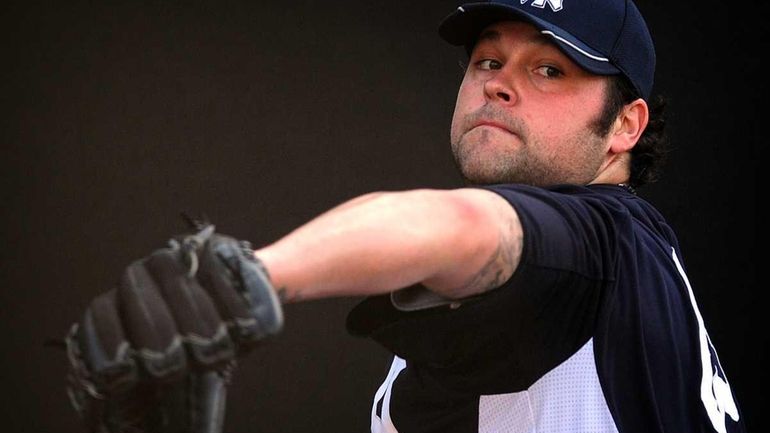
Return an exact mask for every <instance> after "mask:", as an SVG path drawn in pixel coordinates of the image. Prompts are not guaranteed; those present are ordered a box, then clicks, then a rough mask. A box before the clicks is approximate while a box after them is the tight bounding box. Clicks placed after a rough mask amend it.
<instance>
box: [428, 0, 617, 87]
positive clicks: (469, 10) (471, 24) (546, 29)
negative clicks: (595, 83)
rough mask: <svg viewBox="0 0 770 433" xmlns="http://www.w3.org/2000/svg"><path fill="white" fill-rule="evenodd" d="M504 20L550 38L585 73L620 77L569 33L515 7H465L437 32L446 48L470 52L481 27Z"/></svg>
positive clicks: (603, 59) (604, 59)
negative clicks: (512, 21) (464, 47)
mask: <svg viewBox="0 0 770 433" xmlns="http://www.w3.org/2000/svg"><path fill="white" fill-rule="evenodd" d="M506 20H518V21H525V22H528V23H530V24H532V25H534V26H535V27H536V28H537V29H538V30H540V31H541V32H542V33H543V34H545V35H548V36H550V37H551V38H552V40H553V42H554V44H555V45H556V46H557V47H559V49H561V50H562V52H564V54H566V55H567V56H568V57H569V58H570V59H572V60H573V61H574V62H575V63H577V64H578V65H580V66H581V67H583V69H585V70H587V71H589V72H592V73H594V74H600V75H615V74H620V73H621V71H620V70H619V69H618V68H616V67H615V66H613V65H612V63H610V61H609V59H607V58H606V57H605V56H604V55H603V54H601V53H599V52H597V51H596V50H594V49H592V48H591V47H589V46H587V45H586V44H584V43H583V42H581V41H580V39H578V38H576V37H575V36H573V35H571V34H570V33H569V32H566V31H565V30H563V29H562V28H560V27H558V26H555V25H553V24H551V23H549V22H547V21H544V20H542V19H540V18H538V17H536V16H534V15H532V14H530V13H527V12H525V11H523V10H521V9H517V8H515V7H510V6H506V5H501V4H491V3H470V4H465V5H463V6H461V7H459V8H457V10H455V11H454V12H453V13H452V14H450V15H449V16H447V17H446V18H445V19H444V20H443V21H442V22H441V24H440V25H439V29H438V32H439V35H440V36H441V38H443V39H444V40H445V41H447V42H449V43H450V44H452V45H458V46H459V45H464V46H466V48H468V49H469V50H470V48H472V46H473V44H475V41H476V38H477V37H478V35H479V34H480V33H481V31H482V30H484V28H485V27H487V26H489V25H490V24H493V23H496V22H498V21H506Z"/></svg>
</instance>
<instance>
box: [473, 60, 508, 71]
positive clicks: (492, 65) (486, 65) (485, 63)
mask: <svg viewBox="0 0 770 433" xmlns="http://www.w3.org/2000/svg"><path fill="white" fill-rule="evenodd" d="M476 67H478V68H479V69H484V70H491V69H500V68H502V67H503V64H502V63H500V62H499V61H497V60H492V59H484V60H479V61H478V62H476Z"/></svg>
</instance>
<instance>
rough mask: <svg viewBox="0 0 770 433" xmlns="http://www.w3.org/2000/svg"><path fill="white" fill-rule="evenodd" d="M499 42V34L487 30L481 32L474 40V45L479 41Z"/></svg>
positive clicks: (495, 31)
mask: <svg viewBox="0 0 770 433" xmlns="http://www.w3.org/2000/svg"><path fill="white" fill-rule="evenodd" d="M498 40H500V32H498V31H497V30H492V29H487V30H484V31H483V32H481V34H480V35H479V37H478V38H476V43H479V42H481V41H498Z"/></svg>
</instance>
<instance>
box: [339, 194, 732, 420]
mask: <svg viewBox="0 0 770 433" xmlns="http://www.w3.org/2000/svg"><path fill="white" fill-rule="evenodd" d="M487 189H489V190H491V191H494V192H496V193H498V194H500V195H501V196H502V197H504V198H505V199H506V200H507V201H508V202H509V203H510V204H511V205H512V206H513V208H514V209H515V210H516V212H517V214H518V216H519V219H520V221H521V224H522V227H523V231H524V238H523V250H522V256H521V261H520V264H519V266H518V268H517V269H516V271H515V272H514V274H513V276H512V277H511V278H510V280H509V281H507V282H506V283H505V284H503V285H502V286H501V287H500V288H498V289H496V290H493V291H490V292H489V293H486V294H484V295H483V296H480V297H476V298H473V299H468V300H464V301H462V302H453V303H441V302H439V303H437V304H436V306H432V307H430V308H422V309H415V310H414V311H404V310H405V309H404V308H396V306H395V305H394V302H393V298H392V296H376V297H371V298H368V299H366V300H364V301H363V302H362V303H361V304H360V305H358V306H357V307H356V308H355V309H353V311H351V313H350V315H349V316H348V329H349V330H350V331H351V332H352V333H353V334H355V335H366V336H370V337H372V338H374V339H375V340H376V341H378V342H379V343H381V344H382V345H384V346H385V347H386V348H388V349H389V350H391V351H392V352H393V353H394V354H395V357H394V361H393V364H392V366H391V369H390V372H389V373H388V376H387V377H386V380H385V381H384V383H383V385H382V387H380V389H379V390H378V391H377V394H376V396H375V399H374V404H373V407H372V432H374V433H379V432H383V433H384V432H400V433H419V432H444V433H447V432H457V433H460V432H516V433H518V432H522V433H523V432H538V433H557V432H558V433H570V432H620V433H631V432H639V433H642V432H643V433H656V432H661V433H662V432H668V433H685V432H719V433H728V432H730V433H732V432H743V431H744V427H743V421H742V420H741V417H740V411H739V407H738V405H737V402H736V399H735V396H734V393H733V391H732V390H731V389H730V385H729V382H728V380H727V377H726V376H725V373H724V371H723V370H722V366H721V365H720V363H719V358H718V357H717V354H716V351H715V349H714V347H713V345H712V344H711V341H710V340H709V337H708V333H707V332H706V328H705V326H704V323H703V318H702V317H701V314H700V312H699V310H698V307H697V304H696V302H695V298H694V295H693V290H692V288H691V287H690V284H689V282H688V279H687V275H686V272H685V268H684V264H683V261H682V258H681V254H680V251H679V245H678V242H677V239H676V236H675V235H674V232H673V231H672V229H671V228H670V227H669V226H668V224H667V223H666V221H665V220H664V218H663V217H662V216H661V215H660V214H659V212H658V211H656V210H655V209H654V208H653V207H652V206H651V205H650V204H649V203H648V202H646V201H645V200H643V199H641V198H639V197H637V196H636V195H634V194H632V193H631V192H629V191H628V190H626V189H625V188H623V187H620V186H615V185H591V186H587V187H583V186H556V187H552V188H548V189H543V188H535V187H528V186H522V185H497V186H490V187H487ZM420 290H421V289H420V288H419V287H413V288H409V289H408V291H411V292H414V291H417V292H419V291H420Z"/></svg>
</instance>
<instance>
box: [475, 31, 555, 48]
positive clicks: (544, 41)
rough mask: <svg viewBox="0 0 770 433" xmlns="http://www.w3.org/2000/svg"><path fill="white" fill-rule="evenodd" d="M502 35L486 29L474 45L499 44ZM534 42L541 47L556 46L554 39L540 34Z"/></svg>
mask: <svg viewBox="0 0 770 433" xmlns="http://www.w3.org/2000/svg"><path fill="white" fill-rule="evenodd" d="M501 37H502V36H501V34H500V32H499V31H497V30H495V29H486V30H484V31H482V32H481V33H480V34H479V37H478V38H476V41H475V43H474V44H477V43H479V42H482V41H491V42H497V41H499V40H500V39H501ZM533 42H536V43H537V44H539V45H552V44H554V40H553V38H551V37H549V36H546V35H545V34H543V33H540V34H539V35H538V36H537V37H536V38H535V39H533Z"/></svg>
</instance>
